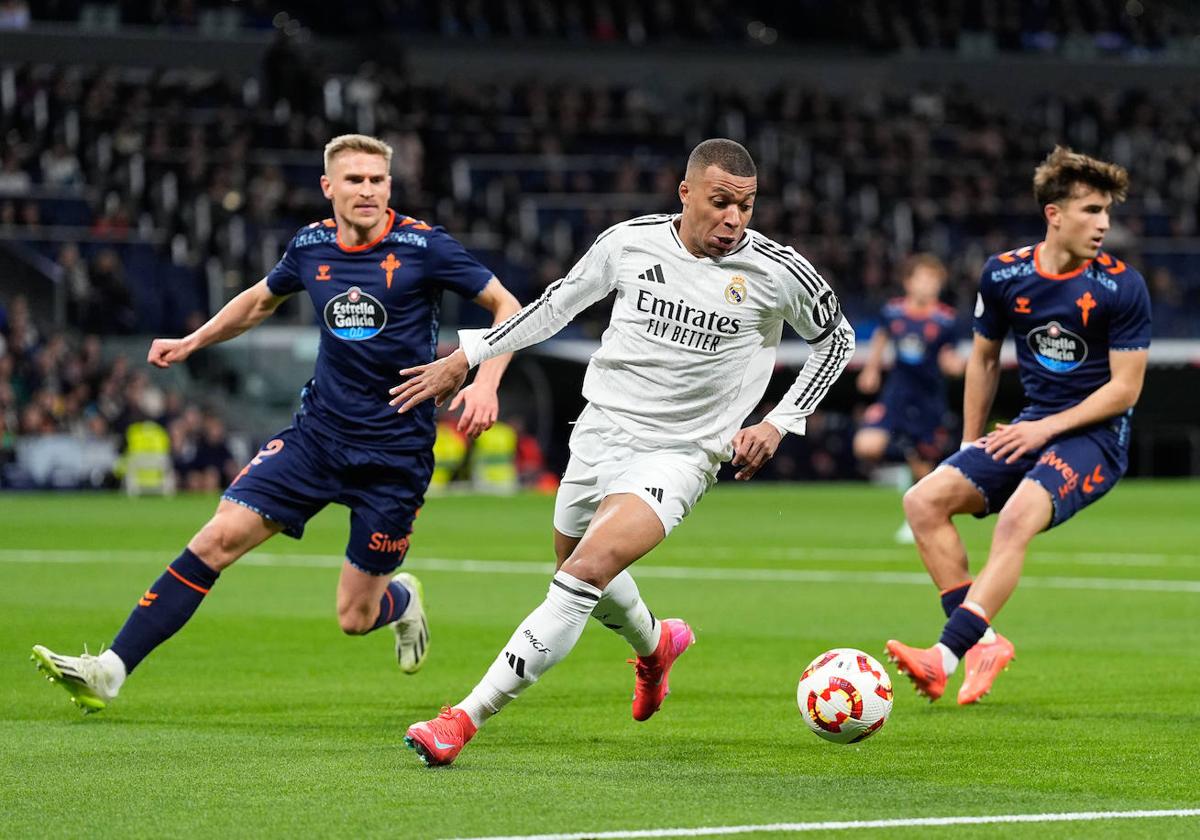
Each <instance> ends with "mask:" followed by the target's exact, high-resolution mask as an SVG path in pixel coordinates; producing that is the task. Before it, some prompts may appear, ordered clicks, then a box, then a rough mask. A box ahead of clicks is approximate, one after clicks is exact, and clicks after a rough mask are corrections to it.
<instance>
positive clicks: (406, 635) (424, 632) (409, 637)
mask: <svg viewBox="0 0 1200 840" xmlns="http://www.w3.org/2000/svg"><path fill="white" fill-rule="evenodd" d="M392 582H393V583H394V584H396V585H398V586H402V587H404V588H405V589H406V590H407V591H408V595H409V598H408V607H406V608H405V610H404V612H403V613H401V615H400V617H399V618H397V619H396V620H395V621H393V622H392V631H393V632H394V633H395V634H396V661H397V662H398V663H399V664H400V670H401V671H403V672H404V673H406V674H415V673H416V672H417V671H419V670H421V666H422V665H423V664H425V657H426V656H427V655H428V654H429V620H428V619H427V618H426V617H425V589H424V587H423V586H421V581H420V580H418V579H417V577H416V576H415V575H411V574H409V573H408V572H401V573H400V574H398V575H396V576H395V577H394V578H392Z"/></svg>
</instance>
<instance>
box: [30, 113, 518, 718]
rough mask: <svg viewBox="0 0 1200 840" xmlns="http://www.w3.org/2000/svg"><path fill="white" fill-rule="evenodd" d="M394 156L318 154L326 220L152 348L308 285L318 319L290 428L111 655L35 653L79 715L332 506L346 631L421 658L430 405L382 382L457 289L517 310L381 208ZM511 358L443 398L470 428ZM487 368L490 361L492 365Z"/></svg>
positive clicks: (409, 662) (153, 593)
mask: <svg viewBox="0 0 1200 840" xmlns="http://www.w3.org/2000/svg"><path fill="white" fill-rule="evenodd" d="M391 155H392V149H391V147H389V146H388V145H387V144H386V143H383V142H382V141H380V140H377V139H375V138H373V137H367V136H364V135H357V134H350V135H343V136H341V137H336V138H334V139H333V140H332V141H330V143H329V144H328V145H327V146H326V147H325V174H324V175H322V176H321V187H322V190H323V192H324V194H325V197H326V198H328V199H329V200H330V201H331V202H332V204H333V215H334V217H333V218H332V219H326V220H324V221H321V222H314V223H313V224H311V225H308V226H307V227H305V228H302V229H301V230H300V231H299V232H298V233H297V234H296V235H295V237H294V238H293V239H292V241H291V243H290V244H289V245H288V248H287V250H286V252H285V253H284V255H283V258H282V259H281V260H280V261H279V263H278V265H276V266H275V268H274V269H273V270H272V271H271V273H270V274H268V275H267V277H266V278H264V279H263V280H262V281H260V282H259V283H257V284H255V285H254V286H252V287H250V288H249V289H247V290H246V291H244V292H242V293H241V294H239V295H238V296H237V297H235V298H234V299H233V300H231V301H230V302H229V303H228V304H226V305H225V306H224V307H223V308H222V309H221V311H220V312H218V313H217V314H216V315H215V316H214V317H213V318H212V319H211V320H210V321H209V322H208V323H206V324H205V325H204V326H202V327H200V328H199V329H198V330H196V331H195V332H194V333H192V334H191V335H189V336H187V337H185V338H181V339H163V338H160V339H156V340H155V341H154V343H153V344H152V346H151V348H150V354H149V359H148V360H149V362H150V363H151V364H153V365H155V366H157V367H161V368H165V367H169V366H170V365H172V364H177V363H179V362H182V361H183V360H184V359H186V358H187V357H188V356H189V355H191V354H192V353H193V352H195V351H196V350H199V349H200V348H202V347H207V346H209V345H211V344H216V343H219V342H222V341H227V340H228V339H231V338H233V337H234V336H237V335H240V334H241V333H243V332H245V331H246V330H248V329H251V328H252V327H254V326H256V325H257V324H259V323H261V322H262V321H264V320H265V319H266V318H267V317H268V316H270V315H271V313H272V312H274V311H275V309H276V308H277V307H278V306H279V305H280V304H281V303H282V302H283V301H284V300H286V299H287V298H288V297H289V296H291V295H293V294H296V293H298V292H301V291H304V292H307V293H308V295H309V297H310V298H311V300H312V302H313V304H314V306H315V308H316V312H317V316H318V320H319V321H320V326H321V343H320V350H319V352H318V354H317V363H316V370H315V373H314V376H313V378H312V379H311V380H310V381H309V382H308V384H307V385H306V386H305V387H304V390H303V392H302V394H301V405H300V410H299V411H298V412H297V414H296V416H295V421H294V424H293V425H292V426H291V427H289V428H287V429H285V430H284V431H282V432H280V433H279V434H278V435H276V436H275V437H273V438H272V439H271V440H270V441H269V442H268V443H266V445H264V446H263V448H262V450H261V451H260V452H259V453H258V454H257V455H256V456H255V457H254V458H253V459H252V460H251V461H250V463H249V464H247V465H246V467H245V469H243V470H242V472H241V473H240V474H239V475H238V476H237V477H236V478H235V479H234V481H233V482H232V483H231V484H230V485H229V487H228V489H226V491H225V493H224V496H223V498H222V499H221V502H220V503H219V505H218V507H217V511H216V514H215V515H214V516H213V518H212V519H211V520H210V521H209V522H208V523H207V524H206V525H205V526H204V527H203V528H201V529H200V531H199V532H198V533H197V534H196V535H195V536H194V537H193V538H192V540H191V541H190V542H189V543H188V545H187V548H185V549H184V551H183V553H182V554H181V555H180V556H179V557H178V558H177V559H176V560H175V561H173V562H172V563H171V564H170V565H169V566H167V570H166V572H165V573H164V574H163V575H162V576H161V577H160V578H159V579H158V580H157V581H155V582H154V583H153V584H152V585H151V586H150V588H149V589H147V590H146V592H145V594H144V595H143V596H142V598H141V599H140V600H139V601H138V605H137V606H136V607H135V608H134V610H133V612H132V613H131V614H130V616H129V619H128V620H127V621H126V623H125V625H124V627H122V629H121V631H120V632H119V633H118V634H117V636H116V638H115V639H114V640H113V643H112V647H111V649H110V650H107V651H104V652H103V653H102V654H100V655H99V656H90V655H88V654H84V655H83V656H77V657H76V656H62V655H59V654H56V653H54V652H53V651H51V650H49V649H47V648H45V647H43V646H41V645H38V646H36V647H35V648H34V653H33V658H34V661H35V662H36V663H37V665H38V667H39V668H40V669H41V670H42V671H43V672H45V673H46V675H47V676H48V677H49V678H50V679H51V680H52V681H55V682H58V683H60V684H61V685H62V686H63V687H64V688H66V689H67V691H68V692H70V694H71V699H72V700H73V701H74V702H75V703H76V704H77V705H79V706H80V707H81V708H82V709H83V710H84V711H85V712H91V711H99V710H100V709H103V708H104V707H105V705H106V704H107V703H108V702H109V701H110V700H111V699H112V698H113V697H115V696H116V694H117V691H118V689H119V688H120V686H121V684H122V683H123V682H124V680H125V678H126V676H127V675H128V674H129V673H131V672H132V671H133V669H134V668H135V667H137V665H138V663H140V662H141V661H142V659H143V658H145V656H146V655H147V654H149V653H150V651H152V650H153V649H154V648H155V647H157V646H158V645H159V644H161V643H162V642H164V641H166V640H167V639H168V638H169V637H170V636H171V635H173V634H174V633H175V632H176V631H178V630H179V629H180V628H181V627H182V626H183V625H184V624H185V623H186V622H187V620H188V619H189V618H190V617H191V616H192V614H193V613H194V612H195V610H196V608H197V607H198V606H199V605H200V602H201V600H202V599H203V598H204V596H205V595H206V594H207V593H208V591H209V589H210V588H211V587H212V586H213V584H214V583H215V582H216V580H217V577H218V575H219V574H220V572H221V571H222V570H223V569H225V568H226V567H228V566H229V565H230V564H232V563H233V562H234V561H236V560H237V559H238V558H239V557H241V556H242V555H243V554H245V553H246V552H248V551H250V550H251V549H252V548H254V547H255V546H257V545H259V544H261V543H262V542H264V541H265V540H267V539H269V538H270V537H272V536H274V535H275V534H277V533H279V532H280V531H282V532H283V533H285V534H287V535H288V536H291V537H295V538H299V537H300V536H301V535H302V534H303V532H304V525H305V523H306V522H307V521H308V520H309V519H310V518H312V517H313V516H314V515H316V513H317V512H319V511H320V510H321V509H322V508H324V507H325V506H326V505H327V504H329V503H330V502H337V503H339V504H342V505H345V506H346V507H348V508H350V537H349V541H348V543H347V546H346V561H345V563H344V564H343V565H342V569H341V576H340V579H339V581H338V591H337V614H338V622H339V624H340V625H341V628H342V630H343V631H344V632H345V633H347V634H352V635H361V634H365V633H370V632H371V631H373V630H376V629H378V628H380V627H383V626H385V625H391V626H392V627H393V629H394V631H395V633H396V653H397V658H398V660H399V664H400V667H401V669H402V670H404V671H405V672H407V673H413V672H415V671H416V670H417V669H418V668H419V667H420V666H421V664H422V662H423V660H424V658H425V654H426V652H427V650H428V642H429V638H428V626H427V623H426V620H425V614H424V609H423V606H422V603H421V586H420V583H419V582H418V581H417V579H416V578H415V577H413V576H412V575H409V574H405V573H401V574H399V575H396V576H395V578H393V577H392V573H393V572H394V571H395V570H396V569H397V567H399V566H400V564H401V563H402V562H403V561H404V555H405V553H406V552H407V550H408V537H409V533H410V531H411V528H412V521H413V517H414V516H415V514H416V512H417V510H418V509H419V508H420V506H421V504H422V502H423V499H424V493H425V488H426V487H427V486H428V483H429V478H430V475H431V473H432V471H433V440H434V435H435V430H434V417H433V415H434V410H433V406H432V405H431V406H422V407H420V408H419V409H417V410H415V411H413V412H410V413H408V414H404V415H397V414H396V413H395V411H394V409H392V408H391V407H390V406H389V405H388V401H389V399H390V396H389V394H388V389H389V388H390V387H391V385H392V384H393V383H394V381H395V377H396V372H397V371H398V370H399V369H401V368H405V367H409V366H412V365H416V364H425V363H428V362H431V361H433V359H434V358H435V357H436V355H437V352H436V351H437V339H438V311H439V302H440V299H441V295H442V292H443V291H444V290H447V289H448V290H450V291H453V292H455V293H457V294H460V295H462V296H464V297H467V298H471V299H473V300H474V301H475V302H476V303H477V304H479V305H480V306H482V307H484V308H485V309H487V310H489V311H490V312H491V313H492V315H493V317H494V320H495V323H499V322H500V321H503V320H504V319H505V318H507V317H508V316H510V315H512V314H513V313H515V312H517V311H518V310H519V309H520V304H519V303H518V302H517V300H516V298H514V297H513V296H512V295H511V294H509V292H508V291H507V290H506V289H505V288H504V287H503V286H502V285H501V283H500V281H499V280H497V279H496V278H495V277H494V276H493V275H492V272H491V271H490V270H488V269H487V268H485V267H484V266H483V265H481V264H480V263H479V262H478V261H477V260H476V259H475V258H474V257H472V256H471V255H470V254H469V253H467V251H466V250H465V249H464V248H463V247H462V246H461V245H460V244H459V243H458V242H457V241H455V240H454V239H453V238H451V237H450V236H449V235H448V234H447V233H446V232H445V231H444V230H443V229H441V228H438V227H431V226H429V225H427V224H425V223H424V222H421V221H418V220H417V219H413V218H410V217H407V216H401V215H399V214H397V213H396V212H395V211H393V210H391V209H390V208H389V207H388V201H389V198H390V196H391V176H390V175H389V174H388V172H389V169H390V165H391ZM509 358H511V356H509V357H497V358H495V359H493V360H491V362H490V363H485V365H484V366H482V367H481V368H480V372H479V375H478V376H477V377H476V379H475V381H474V383H473V385H471V386H470V387H468V388H465V389H463V390H462V391H460V392H458V394H457V395H456V396H455V397H454V400H453V402H452V403H451V405H450V409H451V410H454V409H456V408H458V407H459V406H460V405H461V406H462V408H463V414H462V418H461V419H460V421H459V428H460V429H461V430H463V431H465V432H466V433H468V434H470V435H477V434H478V433H479V432H481V431H483V430H484V429H486V428H488V427H490V426H491V425H492V423H494V422H495V420H496V415H497V412H498V404H497V399H496V388H497V386H498V384H499V382H500V377H501V375H502V374H503V371H504V369H505V367H506V366H507V364H508V360H509ZM489 365H490V366H489Z"/></svg>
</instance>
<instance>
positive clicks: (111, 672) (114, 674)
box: [96, 650, 128, 696]
mask: <svg viewBox="0 0 1200 840" xmlns="http://www.w3.org/2000/svg"><path fill="white" fill-rule="evenodd" d="M96 659H98V660H99V661H100V664H101V665H102V666H103V668H104V672H105V673H106V674H107V675H108V687H109V689H110V690H111V691H112V693H113V695H114V696H115V695H116V693H117V692H118V691H119V690H120V689H121V685H122V684H124V682H125V677H127V676H128V674H126V673H125V663H124V662H122V661H121V657H119V656H117V654H116V653H115V652H114V651H112V650H106V651H104V652H102V653H101V654H100V655H99V656H97V657H96Z"/></svg>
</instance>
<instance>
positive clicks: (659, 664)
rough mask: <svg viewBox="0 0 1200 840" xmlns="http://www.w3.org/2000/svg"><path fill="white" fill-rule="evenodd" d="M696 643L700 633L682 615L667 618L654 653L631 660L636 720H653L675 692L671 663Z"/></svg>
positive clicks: (634, 717) (634, 716)
mask: <svg viewBox="0 0 1200 840" xmlns="http://www.w3.org/2000/svg"><path fill="white" fill-rule="evenodd" d="M695 643H696V634H695V633H693V632H692V628H691V627H688V625H687V622H686V621H684V620H683V619H680V618H668V619H664V620H663V623H662V635H661V636H660V637H659V639H658V647H657V648H655V649H654V653H652V654H650V655H649V656H639V657H638V658H637V659H630V660H629V661H630V662H632V663H633V665H634V671H635V674H636V677H635V679H634V684H633V719H634V720H649V719H650V716H651V715H653V714H654V713H655V712H657V711H658V710H659V708H660V707H661V706H662V704H663V700H665V699H666V697H667V695H668V694H670V693H671V689H670V687H669V686H668V685H667V675H668V674H669V673H670V671H671V666H672V665H674V664H675V660H676V659H678V658H679V657H680V656H682V655H683V652H684V651H685V650H687V649H688V648H690V647H691V646H692V645H694V644H695Z"/></svg>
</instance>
